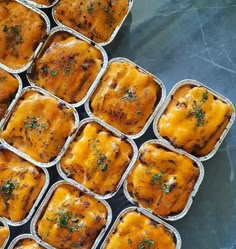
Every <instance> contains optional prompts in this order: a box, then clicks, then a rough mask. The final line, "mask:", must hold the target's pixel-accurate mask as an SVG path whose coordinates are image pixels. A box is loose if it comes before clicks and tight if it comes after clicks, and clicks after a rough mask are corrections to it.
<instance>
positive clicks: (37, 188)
mask: <svg viewBox="0 0 236 249" xmlns="http://www.w3.org/2000/svg"><path fill="white" fill-rule="evenodd" d="M44 185H45V174H44V172H43V171H42V170H41V169H39V168H38V167H36V166H34V165H32V164H31V163H29V162H27V161H25V160H24V159H22V158H21V157H19V156H17V155H16V154H14V153H13V152H10V151H8V150H5V149H1V150H0V216H1V217H5V218H7V219H9V220H11V221H13V222H19V221H22V220H23V219H24V218H25V217H26V215H27V214H28V213H29V211H30V210H31V208H32V206H33V204H34V202H35V200H36V198H37V197H38V195H39V193H40V192H41V190H42V188H43V186H44Z"/></svg>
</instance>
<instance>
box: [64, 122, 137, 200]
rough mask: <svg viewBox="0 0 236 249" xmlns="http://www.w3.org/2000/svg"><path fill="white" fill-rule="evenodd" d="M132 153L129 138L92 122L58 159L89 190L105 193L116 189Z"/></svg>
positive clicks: (66, 171) (70, 174) (65, 170)
mask: <svg viewBox="0 0 236 249" xmlns="http://www.w3.org/2000/svg"><path fill="white" fill-rule="evenodd" d="M132 155H133V150H132V147H131V145H130V144H129V143H128V142H126V141H122V139H121V138H119V137H117V136H115V135H113V134H112V133H111V132H109V131H108V130H107V129H105V128H104V127H102V126H101V125H99V124H97V123H95V122H91V123H89V124H87V125H86V126H85V127H83V129H82V130H81V131H80V133H79V134H78V136H77V137H76V138H75V140H74V141H73V142H72V143H71V145H70V147H69V149H68V150H67V152H66V154H65V155H64V156H63V158H62V159H61V167H62V169H63V170H64V172H65V173H66V174H68V175H69V177H71V178H73V179H74V180H76V181H77V182H79V183H81V184H83V185H84V186H85V187H87V188H88V189H90V190H91V191H93V192H95V193H97V194H100V195H105V194H108V193H111V192H114V191H115V190H116V187H117V184H118V182H119V181H120V178H121V176H122V174H123V173H124V171H125V170H126V168H127V166H128V165H129V163H130V160H131V157H132Z"/></svg>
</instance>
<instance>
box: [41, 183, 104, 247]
mask: <svg viewBox="0 0 236 249" xmlns="http://www.w3.org/2000/svg"><path fill="white" fill-rule="evenodd" d="M106 218H107V210H106V207H105V206H104V205H103V203H101V202H99V201H98V200H96V199H95V198H94V197H92V196H89V195H87V194H84V193H83V192H81V191H80V190H79V189H77V188H75V187H73V186H71V185H68V184H63V185H61V186H59V187H57V189H56V190H55V191H54V194H53V196H52V198H51V199H50V201H49V203H48V206H47V208H46V210H45V212H43V216H42V217H41V219H40V220H39V221H38V223H37V232H38V235H39V236H40V237H41V238H42V239H43V240H44V241H46V242H47V243H49V244H50V245H52V246H54V247H56V248H58V249H61V248H63V249H73V248H81V249H89V248H91V247H92V245H93V243H94V242H95V240H96V238H97V236H98V235H99V233H100V231H101V230H102V229H103V227H104V226H105V224H106Z"/></svg>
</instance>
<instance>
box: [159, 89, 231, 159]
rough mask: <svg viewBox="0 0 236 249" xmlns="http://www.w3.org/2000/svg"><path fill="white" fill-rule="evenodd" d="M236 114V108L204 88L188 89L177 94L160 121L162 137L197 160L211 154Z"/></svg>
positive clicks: (180, 90) (178, 91) (179, 90)
mask: <svg viewBox="0 0 236 249" xmlns="http://www.w3.org/2000/svg"><path fill="white" fill-rule="evenodd" d="M232 113H233V107H232V106H231V105H229V104H227V103H225V102H223V101H222V100H220V99H218V98H216V97H214V95H213V94H212V93H211V92H209V91H208V90H207V89H206V88H204V87H193V86H192V85H185V86H182V87H180V88H179V89H178V90H177V91H176V93H175V94H174V96H173V98H172V100H171V101H170V103H169V105H168V106H167V108H166V110H165V112H164V114H163V115H162V116H161V118H160V120H159V121H158V124H157V126H158V130H159V133H160V135H161V136H162V137H164V138H165V139H167V140H169V141H170V143H172V144H173V145H174V146H175V147H177V148H182V149H184V150H185V151H187V152H189V153H191V154H193V155H195V156H205V155H207V154H209V153H210V152H211V151H212V150H213V148H214V146H215V144H216V143H217V141H218V140H219V138H220V136H221V135H222V133H223V131H224V129H225V127H226V126H227V125H228V123H229V120H230V118H231V116H232Z"/></svg>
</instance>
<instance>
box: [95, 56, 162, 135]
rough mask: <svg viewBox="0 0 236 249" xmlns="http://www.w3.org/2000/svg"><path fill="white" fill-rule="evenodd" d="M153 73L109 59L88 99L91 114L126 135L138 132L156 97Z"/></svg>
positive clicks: (156, 89)
mask: <svg viewBox="0 0 236 249" xmlns="http://www.w3.org/2000/svg"><path fill="white" fill-rule="evenodd" d="M160 95H161V90H160V86H159V85H158V84H157V83H156V82H155V80H154V78H153V76H151V75H150V74H145V73H143V72H140V71H139V70H138V68H137V67H135V66H134V65H132V64H130V63H128V62H120V61H113V62H112V63H111V64H110V66H109V67H108V69H107V71H106V73H105V74H104V75H103V77H102V79H101V81H100V82H99V85H98V87H97V88H96V90H95V92H94V94H93V95H92V97H91V99H90V109H91V111H92V113H93V114H94V115H95V116H97V117H98V118H100V119H102V120H103V121H105V122H106V123H108V124H110V125H111V126H113V127H115V128H116V129H118V130H120V131H121V132H123V133H125V134H128V135H135V134H137V133H138V132H140V131H141V130H142V129H143V127H144V125H145V124H146V122H147V120H148V118H149V117H150V115H151V114H152V112H153V111H154V109H155V106H156V104H157V102H158V100H159V98H160Z"/></svg>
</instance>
